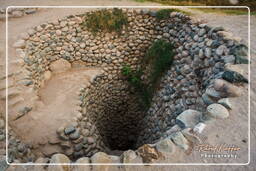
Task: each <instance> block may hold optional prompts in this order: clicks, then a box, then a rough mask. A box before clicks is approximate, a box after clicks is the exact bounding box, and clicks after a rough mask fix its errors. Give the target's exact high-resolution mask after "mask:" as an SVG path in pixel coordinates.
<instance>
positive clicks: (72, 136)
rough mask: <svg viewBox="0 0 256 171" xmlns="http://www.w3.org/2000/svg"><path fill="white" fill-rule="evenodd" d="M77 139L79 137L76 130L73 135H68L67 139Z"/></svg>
mask: <svg viewBox="0 0 256 171" xmlns="http://www.w3.org/2000/svg"><path fill="white" fill-rule="evenodd" d="M79 137H80V133H79V131H78V130H76V131H75V132H74V133H72V134H70V135H69V138H70V139H71V140H76V139H78V138H79Z"/></svg>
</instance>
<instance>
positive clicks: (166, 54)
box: [144, 40, 175, 87]
mask: <svg viewBox="0 0 256 171" xmlns="http://www.w3.org/2000/svg"><path fill="white" fill-rule="evenodd" d="M173 49H174V47H173V45H172V44H171V43H170V42H167V41H165V40H157V41H156V42H154V43H153V45H152V46H151V47H150V48H149V50H148V51H147V53H146V55H145V58H144V60H145V62H144V63H146V64H147V65H150V66H151V70H152V71H151V74H150V83H151V84H152V85H153V87H155V85H156V84H157V82H158V80H159V78H161V76H162V74H164V72H165V71H166V70H167V69H168V68H169V67H170V66H171V64H172V61H173V57H174V55H175V53H174V51H173Z"/></svg>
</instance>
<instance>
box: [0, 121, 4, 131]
mask: <svg viewBox="0 0 256 171" xmlns="http://www.w3.org/2000/svg"><path fill="white" fill-rule="evenodd" d="M4 126H5V123H4V120H3V119H0V129H3V128H4Z"/></svg>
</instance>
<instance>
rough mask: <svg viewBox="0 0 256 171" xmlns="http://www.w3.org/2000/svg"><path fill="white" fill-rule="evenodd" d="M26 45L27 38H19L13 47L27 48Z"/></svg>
mask: <svg viewBox="0 0 256 171" xmlns="http://www.w3.org/2000/svg"><path fill="white" fill-rule="evenodd" d="M25 46H26V42H25V40H22V39H21V40H18V41H17V42H15V43H14V44H13V47H15V48H21V49H24V48H25Z"/></svg>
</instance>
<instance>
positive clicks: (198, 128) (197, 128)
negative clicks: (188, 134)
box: [193, 122, 206, 134]
mask: <svg viewBox="0 0 256 171" xmlns="http://www.w3.org/2000/svg"><path fill="white" fill-rule="evenodd" d="M205 127H206V124H204V123H202V122H200V123H198V124H197V125H196V126H195V127H194V129H193V131H194V132H195V133H198V134H201V133H202V132H203V130H204V129H205Z"/></svg>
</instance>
